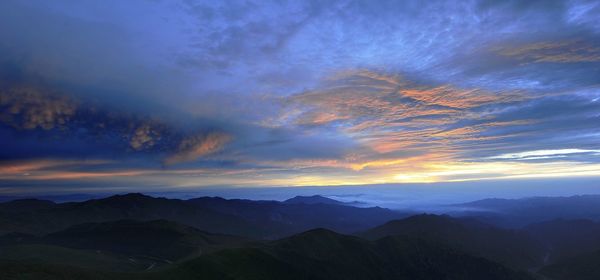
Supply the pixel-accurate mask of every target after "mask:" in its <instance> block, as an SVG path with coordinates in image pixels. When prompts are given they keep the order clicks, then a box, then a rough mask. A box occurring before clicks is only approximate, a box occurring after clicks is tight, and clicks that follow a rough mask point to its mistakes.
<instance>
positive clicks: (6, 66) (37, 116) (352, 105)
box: [0, 0, 600, 194]
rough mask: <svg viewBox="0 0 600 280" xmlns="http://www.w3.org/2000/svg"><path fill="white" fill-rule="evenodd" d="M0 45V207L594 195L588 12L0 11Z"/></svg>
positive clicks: (16, 4)
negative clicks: (272, 190)
mask: <svg viewBox="0 0 600 280" xmlns="http://www.w3.org/2000/svg"><path fill="white" fill-rule="evenodd" d="M0 37H1V38H2V39H1V40H0V141H1V143H0V194H24V193H41V192H46V193H48V192H79V193H84V192H111V191H140V192H150V191H153V192H160V191H171V190H178V191H181V190H198V189H202V188H210V189H217V190H218V189H228V188H252V187H254V188H257V187H301V186H331V187H333V186H341V185H343V186H348V185H373V184H417V185H419V184H423V185H427V184H445V183H461V182H462V183H465V184H466V183H469V184H470V185H472V184H474V183H477V182H480V183H481V185H482V186H481V188H484V187H485V186H484V185H486V184H485V182H490V181H494V182H495V181H502V182H504V183H503V184H491V185H493V186H495V187H494V188H503V186H504V187H506V186H507V185H511V184H513V183H512V182H514V184H518V185H520V186H521V185H522V186H524V187H526V186H527V184H528V183H527V182H530V181H532V180H546V181H547V182H552V181H554V180H560V182H562V183H564V184H563V185H564V190H569V189H571V188H572V185H573V184H580V183H581V184H584V183H585V184H587V186H595V185H598V183H600V180H596V179H597V178H599V177H598V176H600V141H599V140H600V1H551V0H544V1H535V0H529V1H492V0H482V1H416V0H414V1H413V0H406V1H387V0H380V1H283V0H282V1H191V0H174V1H166V0H165V1H161V0H131V1H116V0H115V1H108V0H107V1H87V0H77V1H75V0H56V1H41V0H40V1H34V0H22V1H12V0H6V1H0ZM598 187H599V188H600V185H599V186H598ZM490 188H492V187H490ZM428 189H429V188H428ZM432 192H435V190H432Z"/></svg>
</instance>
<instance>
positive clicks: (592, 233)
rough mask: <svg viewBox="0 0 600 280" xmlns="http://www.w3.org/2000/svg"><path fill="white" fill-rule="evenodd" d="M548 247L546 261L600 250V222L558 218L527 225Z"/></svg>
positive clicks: (527, 228) (530, 231)
mask: <svg viewBox="0 0 600 280" xmlns="http://www.w3.org/2000/svg"><path fill="white" fill-rule="evenodd" d="M525 231H527V232H528V233H530V234H531V235H532V236H533V237H535V239H536V240H538V241H540V242H541V243H542V244H543V245H544V246H545V249H546V252H547V255H546V257H545V263H546V264H548V263H552V262H555V261H557V260H561V259H564V258H569V257H574V256H577V255H580V254H583V253H590V252H592V251H596V250H600V223H596V222H593V221H590V220H564V219H557V220H552V221H546V222H542V223H536V224H531V225H529V226H527V227H525Z"/></svg>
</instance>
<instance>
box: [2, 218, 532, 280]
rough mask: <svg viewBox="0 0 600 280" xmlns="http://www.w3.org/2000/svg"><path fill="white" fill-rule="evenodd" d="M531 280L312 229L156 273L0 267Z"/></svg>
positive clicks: (386, 242) (38, 274)
mask: <svg viewBox="0 0 600 280" xmlns="http://www.w3.org/2000/svg"><path fill="white" fill-rule="evenodd" d="M24 274H26V275H27V276H28V278H27V279H49V280H51V279H112V280H116V279H182V280H186V279H240V280H241V279H265V280H268V279H329V280H335V279H344V280H349V279H423V280H425V279H457V280H458V279H489V280H494V279H503V280H511V279H532V278H530V277H529V276H528V275H527V274H525V273H520V272H515V271H513V270H510V269H508V268H506V267H504V266H502V265H500V264H497V263H494V262H492V261H489V260H486V259H483V258H479V257H473V256H470V255H468V254H466V253H463V252H461V251H459V250H455V249H452V248H450V247H448V246H445V245H443V244H440V243H438V242H435V241H430V240H427V239H423V238H409V237H399V236H396V237H386V238H383V239H379V240H376V241H367V240H364V239H360V238H357V237H353V236H347V235H342V234H338V233H335V232H332V231H329V230H324V229H316V230H311V231H308V232H305V233H302V234H298V235H295V236H292V237H289V238H286V239H282V240H279V241H273V242H268V243H265V244H262V245H255V246H249V247H245V248H237V249H226V250H222V251H218V252H214V253H210V254H205V255H202V256H200V257H198V258H195V259H192V260H189V261H186V262H183V263H180V264H177V265H173V266H172V267H171V268H167V269H165V270H161V271H156V272H144V273H115V272H112V273H111V272H95V271H92V270H85V269H80V268H75V269H73V268H72V267H68V266H57V265H45V264H41V265H36V264H32V263H28V262H14V261H8V262H6V261H5V262H1V263H0V278H1V279H23V278H22V277H21V278H19V276H22V275H24Z"/></svg>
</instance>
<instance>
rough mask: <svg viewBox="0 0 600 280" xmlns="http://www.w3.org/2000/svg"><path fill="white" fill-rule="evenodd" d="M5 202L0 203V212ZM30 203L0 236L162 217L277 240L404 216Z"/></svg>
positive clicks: (317, 207) (137, 203)
mask: <svg viewBox="0 0 600 280" xmlns="http://www.w3.org/2000/svg"><path fill="white" fill-rule="evenodd" d="M11 203H13V202H7V203H1V204H0V209H2V208H3V207H6V206H5V205H9V204H11ZM21 204H23V203H21ZM30 204H31V205H32V208H33V210H31V209H29V208H28V207H19V208H18V209H17V208H11V209H12V210H10V211H2V210H0V234H2V233H8V232H23V233H30V234H36V235H43V234H47V233H50V232H54V231H59V230H63V229H66V228H67V227H69V226H72V225H76V224H82V223H86V222H93V223H98V222H107V221H115V220H122V219H130V220H140V221H148V220H156V219H166V220H171V221H175V222H178V223H181V224H186V225H190V226H193V227H195V228H198V229H201V230H205V231H208V232H215V233H224V234H231V235H238V236H246V237H251V238H280V237H283V236H287V235H290V234H294V233H298V232H302V231H305V230H308V229H311V228H315V227H326V228H330V229H333V230H337V231H340V232H345V233H349V232H355V231H359V230H364V229H367V228H369V227H372V226H375V225H377V224H381V223H383V222H385V221H388V220H391V219H397V218H401V217H405V216H406V214H402V213H398V212H395V211H391V210H388V209H383V208H378V207H373V208H358V207H352V206H347V205H334V204H322V203H319V204H303V203H299V204H296V203H283V202H278V201H251V200H240V199H232V200H226V199H222V198H212V197H204V198H197V199H190V200H179V199H166V198H154V197H150V196H146V195H142V194H127V195H116V196H111V197H108V198H103V199H93V200H88V201H84V202H69V203H59V204H47V207H40V204H41V203H30ZM45 205H46V204H45Z"/></svg>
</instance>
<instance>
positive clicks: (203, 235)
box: [41, 220, 245, 263]
mask: <svg viewBox="0 0 600 280" xmlns="http://www.w3.org/2000/svg"><path fill="white" fill-rule="evenodd" d="M41 240H42V241H43V242H44V243H46V244H53V245H59V246H63V247H68V248H76V249H88V250H103V251H110V252H114V253H119V254H124V255H128V256H145V257H149V258H153V259H158V260H162V261H164V262H166V263H170V262H173V261H176V260H179V259H181V258H184V257H186V256H190V255H198V254H202V253H206V252H210V251H214V250H216V249H222V248H225V247H228V246H233V245H239V244H241V243H243V242H244V241H245V239H243V238H239V237H235V236H230V235H221V234H213V233H208V232H204V231H200V230H198V229H195V228H193V227H190V226H186V225H182V224H178V223H175V222H171V221H167V220H154V221H143V222H141V221H133V220H119V221H114V222H105V223H85V224H80V225H75V226H72V227H69V228H67V229H65V230H62V231H59V232H55V233H51V234H48V235H46V236H45V237H43V238H42V239H41Z"/></svg>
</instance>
